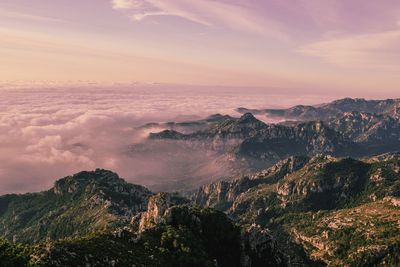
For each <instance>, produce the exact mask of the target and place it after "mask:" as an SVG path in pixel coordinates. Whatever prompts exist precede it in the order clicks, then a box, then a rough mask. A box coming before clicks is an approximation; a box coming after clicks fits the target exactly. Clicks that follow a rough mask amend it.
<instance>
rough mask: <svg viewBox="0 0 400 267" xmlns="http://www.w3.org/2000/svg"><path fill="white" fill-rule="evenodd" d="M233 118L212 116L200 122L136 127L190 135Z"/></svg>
mask: <svg viewBox="0 0 400 267" xmlns="http://www.w3.org/2000/svg"><path fill="white" fill-rule="evenodd" d="M231 119H233V117H231V116H229V115H221V114H218V113H217V114H213V115H210V116H208V117H207V118H205V119H202V120H192V121H182V122H173V121H170V122H165V123H157V122H151V123H146V124H145V125H142V126H140V127H138V128H137V129H139V130H140V129H153V128H164V129H166V130H171V131H179V132H183V133H192V132H196V131H201V130H205V129H207V128H208V127H210V126H212V125H213V124H216V123H219V122H223V121H225V120H231Z"/></svg>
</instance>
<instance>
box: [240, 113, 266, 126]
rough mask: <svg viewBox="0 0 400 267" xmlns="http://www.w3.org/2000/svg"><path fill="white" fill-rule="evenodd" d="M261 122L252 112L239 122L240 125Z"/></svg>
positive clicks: (244, 115) (242, 117) (243, 116)
mask: <svg viewBox="0 0 400 267" xmlns="http://www.w3.org/2000/svg"><path fill="white" fill-rule="evenodd" d="M259 122H261V121H260V120H258V119H257V118H256V117H254V115H253V114H251V113H250V112H247V113H245V114H243V115H242V116H241V117H240V118H239V120H238V123H259Z"/></svg>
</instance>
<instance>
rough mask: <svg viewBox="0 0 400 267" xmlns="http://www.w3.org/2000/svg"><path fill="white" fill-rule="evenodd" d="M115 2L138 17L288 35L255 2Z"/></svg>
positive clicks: (114, 6)
mask: <svg viewBox="0 0 400 267" xmlns="http://www.w3.org/2000/svg"><path fill="white" fill-rule="evenodd" d="M112 6H113V8H114V9H119V10H124V11H126V12H127V13H128V14H130V16H131V18H133V19H134V20H136V21H140V20H142V19H144V18H147V17H152V16H175V17H180V18H183V19H186V20H188V21H191V22H195V23H198V24H201V25H204V26H208V27H214V28H218V27H224V28H229V29H232V30H239V31H244V32H249V33H257V34H270V35H274V36H275V37H277V38H281V39H287V36H286V35H285V34H284V33H283V32H282V31H281V29H280V25H279V24H278V23H276V22H275V21H272V20H269V19H268V17H267V16H262V15H260V14H259V13H257V12H255V8H254V6H251V5H250V4H248V3H246V2H243V1H232V2H228V1H214V0H203V1H188V0H171V1H165V0H140V1H136V0H130V1H129V0H113V1H112Z"/></svg>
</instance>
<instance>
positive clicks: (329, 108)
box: [237, 98, 400, 121]
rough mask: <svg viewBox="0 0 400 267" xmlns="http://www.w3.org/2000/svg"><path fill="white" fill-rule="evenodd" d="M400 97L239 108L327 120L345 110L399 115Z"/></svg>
mask: <svg viewBox="0 0 400 267" xmlns="http://www.w3.org/2000/svg"><path fill="white" fill-rule="evenodd" d="M399 107H400V99H386V100H365V99H363V98H355V99H353V98H343V99H339V100H335V101H333V102H330V103H327V104H322V105H317V106H305V105H297V106H294V107H291V108H288V109H261V110H258V109H246V108H238V109H237V111H238V112H239V113H247V112H250V113H253V114H259V115H266V116H270V117H279V118H284V119H287V120H300V121H304V120H326V119H328V118H330V117H334V116H338V115H340V114H342V113H344V112H352V111H358V112H365V113H375V114H387V115H390V116H398V114H399Z"/></svg>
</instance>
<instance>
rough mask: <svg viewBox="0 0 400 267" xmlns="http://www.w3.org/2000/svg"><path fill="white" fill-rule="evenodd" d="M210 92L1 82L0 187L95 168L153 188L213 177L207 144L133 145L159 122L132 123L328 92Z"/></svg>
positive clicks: (314, 99)
mask: <svg viewBox="0 0 400 267" xmlns="http://www.w3.org/2000/svg"><path fill="white" fill-rule="evenodd" d="M216 92H217V91H216V90H212V89H210V88H208V89H204V88H200V89H199V90H186V89H185V88H177V89H174V88H173V87H167V86H162V85H148V86H137V85H135V86H133V85H132V86H114V87H94V86H92V87H90V88H88V87H86V88H84V90H81V89H80V88H79V87H73V88H72V87H57V88H53V87H43V88H28V89H12V90H11V89H10V90H7V89H1V92H0V93H1V94H0V147H1V152H0V194H6V193H24V192H33V191H41V190H46V189H48V188H50V187H52V185H53V183H54V181H55V180H57V179H60V178H62V177H64V176H67V175H71V174H74V173H76V172H79V171H82V170H93V169H96V168H105V169H110V170H113V171H115V172H117V173H118V174H119V175H120V176H121V177H123V178H125V179H126V180H127V181H129V182H133V183H137V184H143V185H145V186H150V187H151V186H154V187H155V188H157V187H159V186H160V185H162V184H171V183H172V184H174V183H175V184H176V183H178V182H179V181H180V180H182V183H184V182H185V181H184V180H185V179H186V180H190V179H191V177H186V175H187V174H190V173H192V172H193V171H196V172H198V173H203V174H204V176H205V177H206V176H210V177H212V178H214V177H217V176H218V175H222V173H221V171H222V170H218V166H216V165H215V164H214V163H213V161H214V160H215V159H216V156H215V155H213V154H212V153H211V154H210V151H203V150H192V151H190V153H189V152H188V151H185V150H184V149H182V147H180V146H179V145H178V144H173V143H168V144H167V143H165V144H162V145H160V144H159V145H158V146H157V148H154V150H153V151H152V150H150V151H147V152H143V153H132V151H131V149H130V148H131V147H132V145H135V144H141V143H143V142H144V143H145V142H146V139H147V136H148V134H149V133H150V132H158V131H161V130H163V127H154V128H138V127H139V126H141V125H143V124H146V123H149V122H167V121H185V120H194V119H201V118H204V117H206V116H209V115H211V114H215V113H221V114H229V115H232V116H236V117H238V116H240V114H238V113H236V112H235V108H237V107H239V106H247V107H251V108H266V107H288V106H291V105H294V104H298V103H299V102H301V103H306V104H314V103H321V102H325V101H327V100H330V99H331V98H328V97H321V96H315V95H312V96H302V97H301V98H299V97H290V96H285V97H276V95H271V94H266V93H265V92H263V91H259V92H252V93H249V94H243V92H241V91H240V90H237V89H235V90H231V91H230V90H221V92H218V93H216ZM277 100H278V101H277ZM155 152H157V153H155ZM202 166H214V167H213V169H208V170H205V169H202ZM208 168H210V167H208Z"/></svg>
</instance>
